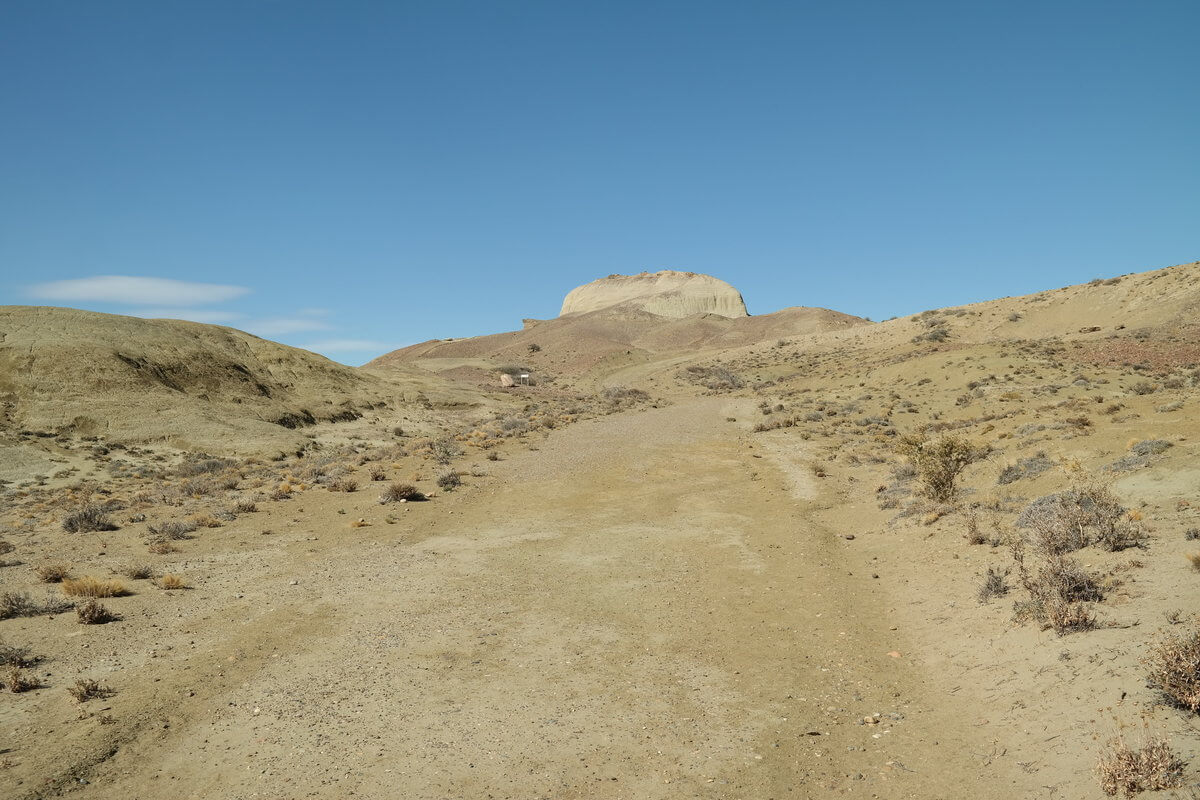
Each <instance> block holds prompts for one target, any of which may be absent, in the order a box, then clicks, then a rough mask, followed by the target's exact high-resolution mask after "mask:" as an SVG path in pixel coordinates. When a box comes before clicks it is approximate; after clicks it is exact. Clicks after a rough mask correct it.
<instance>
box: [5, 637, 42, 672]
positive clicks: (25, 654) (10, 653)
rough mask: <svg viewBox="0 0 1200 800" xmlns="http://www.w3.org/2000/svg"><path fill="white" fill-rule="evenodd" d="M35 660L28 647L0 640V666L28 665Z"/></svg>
mask: <svg viewBox="0 0 1200 800" xmlns="http://www.w3.org/2000/svg"><path fill="white" fill-rule="evenodd" d="M36 662H37V658H35V657H34V656H33V654H32V653H31V652H30V650H29V648H28V647H18V646H16V645H11V644H6V643H5V642H0V667H30V666H33V664H34V663H36Z"/></svg>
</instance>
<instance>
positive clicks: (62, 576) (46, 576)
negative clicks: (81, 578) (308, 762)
mask: <svg viewBox="0 0 1200 800" xmlns="http://www.w3.org/2000/svg"><path fill="white" fill-rule="evenodd" d="M33 572H34V574H35V575H37V576H38V580H40V581H41V582H42V583H62V582H63V581H64V580H66V579H67V578H69V577H71V569H70V567H68V566H67V565H66V564H42V565H41V566H39V567H34V570H33Z"/></svg>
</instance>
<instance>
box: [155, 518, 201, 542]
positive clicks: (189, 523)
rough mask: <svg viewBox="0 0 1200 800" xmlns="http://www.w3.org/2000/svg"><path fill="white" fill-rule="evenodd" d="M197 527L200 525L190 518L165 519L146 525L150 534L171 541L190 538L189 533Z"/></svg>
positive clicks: (193, 531)
mask: <svg viewBox="0 0 1200 800" xmlns="http://www.w3.org/2000/svg"><path fill="white" fill-rule="evenodd" d="M199 527H200V525H199V524H198V523H197V522H196V521H195V520H190V519H186V520H167V521H166V522H160V523H158V524H154V525H147V526H146V528H147V530H149V531H150V534H151V535H152V536H154V537H155V538H156V539H159V540H165V539H170V540H172V541H181V540H183V539H190V538H191V536H190V535H189V534H192V533H195V532H196V530H198V529H199Z"/></svg>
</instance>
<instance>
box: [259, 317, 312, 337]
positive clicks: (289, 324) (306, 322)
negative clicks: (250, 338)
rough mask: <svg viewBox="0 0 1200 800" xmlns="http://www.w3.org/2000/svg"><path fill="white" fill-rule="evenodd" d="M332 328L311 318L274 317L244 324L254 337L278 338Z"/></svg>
mask: <svg viewBox="0 0 1200 800" xmlns="http://www.w3.org/2000/svg"><path fill="white" fill-rule="evenodd" d="M331 327H332V326H331V325H330V324H329V323H327V322H322V321H321V320H319V319H313V318H312V317H299V318H297V317H275V318H273V319H260V320H255V321H254V322H248V323H246V330H248V331H250V332H251V333H253V334H255V335H256V336H268V337H269V336H280V335H282V334H285V333H300V332H301V331H327V330H329V329H330V328H331Z"/></svg>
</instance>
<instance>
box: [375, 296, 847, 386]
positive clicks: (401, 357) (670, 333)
mask: <svg viewBox="0 0 1200 800" xmlns="http://www.w3.org/2000/svg"><path fill="white" fill-rule="evenodd" d="M721 287H725V288H724V289H722V288H721ZM702 298H707V299H702ZM735 298H736V303H735V302H734V299H735ZM693 301H694V303H693ZM689 304H693V305H695V306H696V307H700V306H704V307H707V308H710V309H721V311H715V310H714V311H709V312H702V313H690V314H688V315H684V311H685V310H686V309H687V308H688V307H690V306H689ZM588 309H593V310H588ZM653 309H658V311H655V310H653ZM739 309H740V313H739V311H738V310H739ZM660 312H662V313H660ZM869 324H870V323H869V322H868V321H867V320H864V319H862V318H860V317H854V316H851V315H849V314H842V313H839V312H837V311H831V310H829V309H824V308H805V307H795V308H786V309H783V310H782V311H777V312H775V313H773V314H764V315H761V316H754V317H751V316H746V315H745V307H744V306H743V305H742V304H741V295H740V294H738V293H737V290H736V289H734V288H733V287H731V286H729V285H728V284H727V283H725V282H724V281H720V280H717V279H716V278H711V277H709V276H707V275H697V274H695V273H684V272H659V273H654V274H649V275H641V276H632V277H625V276H613V277H609V278H603V279H601V280H599V281H595V282H593V283H589V284H587V285H585V286H581V287H579V288H577V289H574V290H572V291H571V292H570V293H569V294H568V295H567V298H566V300H565V301H564V303H563V316H560V317H557V318H555V319H550V320H532V319H530V320H525V328H524V330H520V331H511V332H508V333H497V334H492V335H490V336H478V337H474V338H470V339H447V340H434V341H429V342H423V343H421V344H416V345H412V346H410V347H406V348H403V349H400V350H395V351H393V352H391V353H387V354H385V355H382V356H380V357H379V358H376V359H375V360H374V361H371V362H370V363H369V364H367V365H366V366H367V367H368V368H371V369H376V368H390V367H396V366H399V365H405V364H409V365H415V366H418V367H421V368H423V369H427V370H431V371H434V372H439V373H443V374H446V375H455V376H458V377H461V378H464V379H473V380H476V381H490V380H491V378H490V375H491V374H493V372H494V370H495V369H496V368H498V367H503V366H505V365H512V364H521V365H523V366H528V367H530V368H531V369H533V370H535V371H537V372H541V373H543V374H550V375H557V376H563V377H568V378H572V379H575V380H580V381H582V382H583V383H585V384H590V383H603V382H604V381H605V379H606V378H607V377H608V376H610V375H612V374H613V373H615V372H617V371H618V370H621V369H624V368H626V367H630V366H636V365H643V364H648V363H652V362H669V361H673V360H676V359H679V358H695V357H700V356H702V355H706V354H707V355H711V354H713V353H716V352H719V351H721V350H725V349H729V348H735V347H744V346H747V345H751V344H754V343H757V342H764V341H774V340H777V339H780V338H788V337H796V336H808V335H812V334H820V333H826V332H829V331H840V330H846V329H850V328H855V327H857V326H863V325H869Z"/></svg>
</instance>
